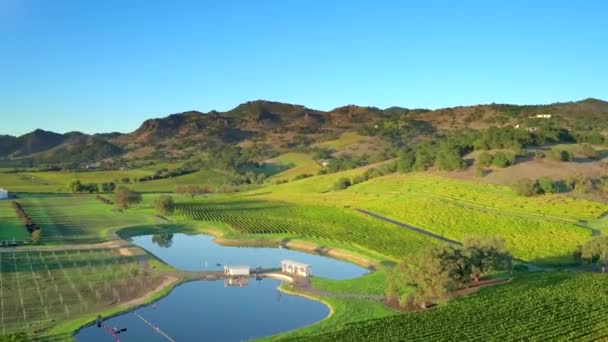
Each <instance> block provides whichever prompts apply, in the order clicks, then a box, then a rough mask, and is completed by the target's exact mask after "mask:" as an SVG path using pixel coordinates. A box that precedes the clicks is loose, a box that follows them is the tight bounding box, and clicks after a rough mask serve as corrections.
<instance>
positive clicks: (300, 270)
mask: <svg viewBox="0 0 608 342" xmlns="http://www.w3.org/2000/svg"><path fill="white" fill-rule="evenodd" d="M281 271H283V272H285V273H289V274H294V275H297V276H299V277H310V276H311V275H312V268H311V267H310V265H307V264H303V263H301V262H297V261H292V260H283V261H281Z"/></svg>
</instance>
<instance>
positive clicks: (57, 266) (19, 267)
mask: <svg viewBox="0 0 608 342" xmlns="http://www.w3.org/2000/svg"><path fill="white" fill-rule="evenodd" d="M140 257H141V258H144V259H143V260H147V258H148V257H147V256H146V255H141V256H138V255H132V256H121V255H120V254H119V253H118V251H117V250H115V249H95V250H81V251H46V252H36V251H30V252H0V267H1V272H0V277H1V284H2V286H0V325H1V328H0V330H1V332H2V334H6V333H10V332H15V331H27V332H29V333H30V334H31V335H33V336H35V335H37V332H38V331H42V330H45V329H48V328H50V327H54V326H56V325H58V324H59V323H60V322H64V321H68V320H73V319H78V318H79V317H82V316H83V315H91V314H92V313H96V312H101V311H103V310H107V309H109V308H111V307H112V306H113V305H117V303H118V304H119V303H121V302H126V301H128V300H130V299H133V298H137V297H139V296H140V295H142V294H143V293H145V292H147V291H149V290H150V289H152V288H154V287H156V286H157V285H158V284H159V283H160V281H161V279H160V278H158V277H156V276H152V275H147V274H145V273H144V272H137V274H135V273H134V272H133V270H134V269H139V268H140V266H139V262H141V261H140V259H139V258H140Z"/></svg>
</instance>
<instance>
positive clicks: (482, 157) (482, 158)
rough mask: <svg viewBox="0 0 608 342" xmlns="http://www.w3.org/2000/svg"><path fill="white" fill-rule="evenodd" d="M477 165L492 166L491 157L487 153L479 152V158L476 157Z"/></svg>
mask: <svg viewBox="0 0 608 342" xmlns="http://www.w3.org/2000/svg"><path fill="white" fill-rule="evenodd" d="M477 163H478V164H479V165H481V166H486V167H487V166H490V164H492V155H491V154H489V153H488V152H481V153H480V154H479V156H477Z"/></svg>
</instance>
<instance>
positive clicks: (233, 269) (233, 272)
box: [224, 265, 249, 277]
mask: <svg viewBox="0 0 608 342" xmlns="http://www.w3.org/2000/svg"><path fill="white" fill-rule="evenodd" d="M224 275H226V276H228V277H240V276H249V266H242V265H239V266H224Z"/></svg>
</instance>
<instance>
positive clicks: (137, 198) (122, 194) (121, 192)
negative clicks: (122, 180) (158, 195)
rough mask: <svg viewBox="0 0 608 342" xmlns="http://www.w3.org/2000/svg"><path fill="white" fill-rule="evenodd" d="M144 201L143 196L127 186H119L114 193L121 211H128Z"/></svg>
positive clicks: (115, 200)
mask: <svg viewBox="0 0 608 342" xmlns="http://www.w3.org/2000/svg"><path fill="white" fill-rule="evenodd" d="M141 201H142V197H141V194H140V193H139V192H136V191H133V190H131V189H129V188H127V187H125V186H119V187H118V188H117V189H116V192H115V193H114V202H115V203H116V205H117V206H118V207H119V208H120V209H128V208H130V207H131V206H132V205H135V204H139V203H141Z"/></svg>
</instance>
